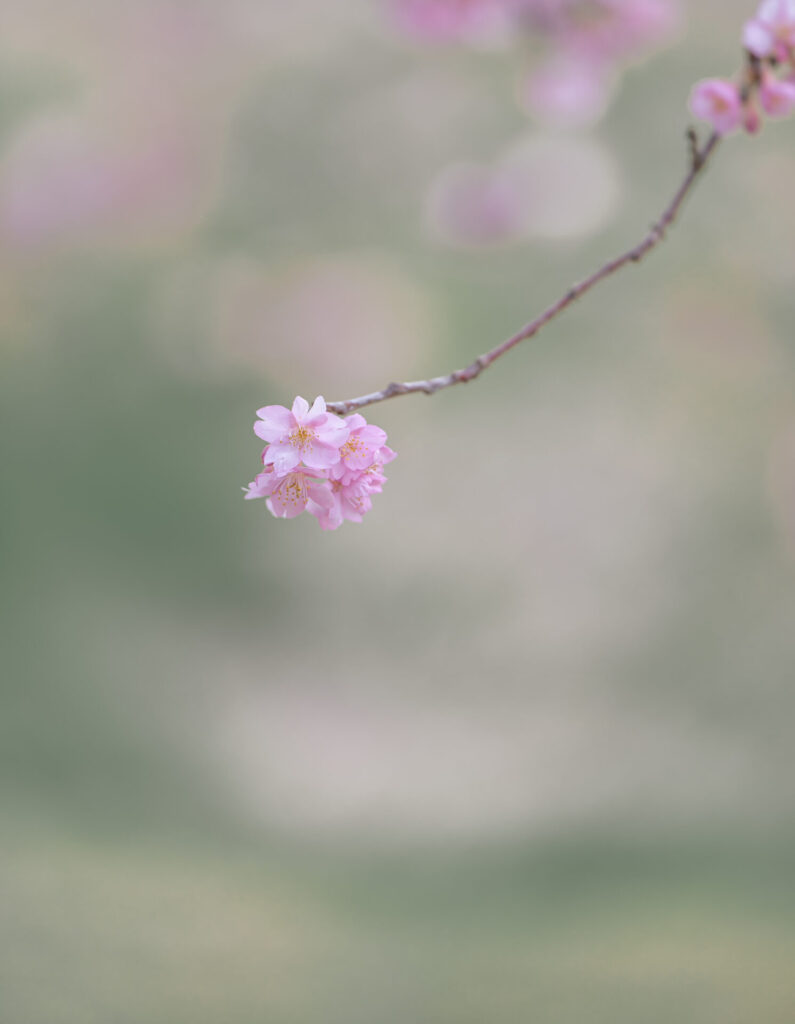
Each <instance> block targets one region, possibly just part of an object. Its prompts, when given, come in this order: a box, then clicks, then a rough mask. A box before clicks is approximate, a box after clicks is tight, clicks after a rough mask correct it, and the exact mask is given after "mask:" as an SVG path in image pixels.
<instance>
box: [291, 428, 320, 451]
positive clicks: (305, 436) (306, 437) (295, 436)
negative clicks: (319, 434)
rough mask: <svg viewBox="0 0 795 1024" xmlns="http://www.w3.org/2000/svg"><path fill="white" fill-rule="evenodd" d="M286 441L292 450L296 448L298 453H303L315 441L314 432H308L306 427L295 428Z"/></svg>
mask: <svg viewBox="0 0 795 1024" xmlns="http://www.w3.org/2000/svg"><path fill="white" fill-rule="evenodd" d="M287 440H288V442H289V443H290V444H291V445H292V446H293V448H297V449H298V450H299V451H301V452H305V451H306V449H307V448H309V446H310V445H311V444H312V442H313V441H314V440H315V432H314V430H310V429H309V428H308V427H297V428H296V429H295V430H294V431H293V432H292V434H290V436H289V437H288V438H287Z"/></svg>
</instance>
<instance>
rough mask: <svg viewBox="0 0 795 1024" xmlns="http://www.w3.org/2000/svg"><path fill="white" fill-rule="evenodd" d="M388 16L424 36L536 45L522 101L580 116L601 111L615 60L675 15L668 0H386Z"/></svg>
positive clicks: (662, 30)
mask: <svg viewBox="0 0 795 1024" xmlns="http://www.w3.org/2000/svg"><path fill="white" fill-rule="evenodd" d="M392 6H393V9H394V12H395V15H394V16H395V20H396V22H397V24H398V25H400V26H402V27H404V28H406V29H408V30H409V31H411V33H412V34H414V35H416V36H420V37H423V38H426V39H428V40H430V41H435V42H439V41H446V42H465V43H468V44H472V43H481V44H482V43H487V42H490V41H493V40H494V39H495V38H502V37H508V38H511V39H513V40H515V41H517V42H525V41H527V40H529V41H530V42H532V43H537V44H538V45H539V46H540V50H541V55H540V58H539V62H538V63H537V64H536V65H535V66H534V67H533V68H531V69H530V71H529V72H528V71H525V72H524V73H523V75H522V80H523V83H524V84H523V85H522V86H521V88H520V99H521V102H522V105H523V106H524V107H525V108H526V109H527V110H528V112H529V113H532V114H533V115H534V116H539V117H541V118H543V119H545V120H551V121H559V120H561V121H565V122H567V123H568V122H578V123H586V122H589V121H594V120H596V119H598V117H599V116H601V114H602V113H603V111H604V109H605V107H606V105H607V100H608V98H609V95H610V91H611V88H612V85H613V82H614V80H615V77H616V74H617V73H618V71H619V70H620V68H621V66H622V65H623V64H624V63H626V62H627V61H631V60H632V59H634V58H637V57H638V56H642V55H643V53H644V52H646V51H648V50H649V49H651V48H653V47H655V46H657V45H660V44H661V43H662V42H663V41H664V40H665V39H666V38H667V37H669V36H670V34H671V32H672V30H673V29H674V27H675V25H676V22H677V8H676V6H675V4H674V2H673V0H392Z"/></svg>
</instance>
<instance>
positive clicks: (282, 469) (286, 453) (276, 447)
mask: <svg viewBox="0 0 795 1024" xmlns="http://www.w3.org/2000/svg"><path fill="white" fill-rule="evenodd" d="M268 461H269V462H271V463H273V470H274V473H275V474H276V476H284V475H285V474H286V473H289V472H290V470H291V469H295V468H296V466H298V464H299V463H300V462H301V454H300V452H298V451H297V449H295V448H294V447H293V446H292V445H291V444H272V445H271V446H270V448H268Z"/></svg>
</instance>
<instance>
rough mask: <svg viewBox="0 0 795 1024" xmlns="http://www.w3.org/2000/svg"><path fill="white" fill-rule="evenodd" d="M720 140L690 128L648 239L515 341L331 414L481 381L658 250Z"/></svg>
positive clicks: (339, 405)
mask: <svg viewBox="0 0 795 1024" xmlns="http://www.w3.org/2000/svg"><path fill="white" fill-rule="evenodd" d="M719 140H720V136H719V135H718V134H717V132H716V133H713V134H712V135H711V136H710V137H709V138H708V139H707V141H706V142H705V143H704V145H703V146H699V144H698V137H697V136H696V133H695V131H694V130H693V129H692V128H691V129H690V130H689V131H688V133H687V141H688V152H689V157H690V164H689V168H688V173H687V175H686V177H685V179H684V181H683V182H682V184H681V185H680V186H679V188H678V189H677V190H676V193H675V194H674V197H673V199H672V200H671V202H670V203H669V204H668V206H667V207H666V208H665V210H664V211H663V213H662V215H661V216H660V218H659V219H658V220H657V221H656V222H655V223H654V224H653V225H652V227H651V228H650V229H649V231H648V233H647V234H646V235H645V237H644V238H643V239H642V240H641V241H640V242H639V243H638V244H637V245H636V246H634V247H633V248H632V249H628V250H627V251H626V252H624V253H622V254H621V255H620V256H616V257H615V259H612V260H609V261H608V262H607V263H605V264H604V265H603V266H601V267H600V268H599V269H598V270H596V271H595V272H594V273H593V274H591V276H590V277H587V278H585V280H584V281H580V283H579V284H575V285H573V286H572V287H571V288H569V290H568V291H567V292H566V293H565V294H564V295H563V296H562V297H561V298H559V299H558V301H557V302H555V303H554V304H553V305H551V306H550V307H549V308H548V309H546V310H544V312H543V313H541V315H540V316H538V317H536V319H535V320H532V321H531V322H530V323H529V324H526V325H525V326H524V327H523V328H522V329H521V330H520V331H519V332H518V333H517V334H514V335H513V337H511V338H508V339H507V340H506V341H503V342H502V343H501V344H500V345H497V347H496V348H493V349H492V350H491V351H490V352H486V353H485V354H484V355H482V356H478V358H477V359H476V360H475V361H474V362H473V363H470V365H469V366H466V367H464V369H462V370H454V371H453V372H452V373H448V374H446V375H444V376H442V377H431V378H430V379H429V380H414V381H406V382H405V383H404V384H398V383H395V382H393V383H392V384H388V385H387V386H386V387H385V388H384V389H383V390H382V391H373V392H372V393H371V394H369V395H361V396H360V397H359V398H349V399H348V400H347V401H344V402H328V403H327V408H328V409H329V411H331V412H336V413H340V414H342V415H345V414H347V413H351V412H355V411H356V410H357V409H363V408H364V407H365V406H367V405H374V404H375V403H376V402H383V401H385V400H386V399H387V398H395V397H396V396H397V395H411V394H414V393H416V392H422V393H423V394H426V395H433V394H435V393H436V392H437V391H441V390H442V389H443V388H449V387H452V385H453V384H466V383H467V382H468V381H470V380H474V379H475V378H476V377H479V376H480V374H481V373H483V371H484V370H485V369H487V368H488V367H489V366H491V364H492V363H495V362H496V361H497V360H498V359H499V358H500V357H501V356H504V355H505V353H506V352H510V350H511V349H512V348H514V347H515V346H516V345H518V344H519V342H520V341H526V340H527V339H528V338H532V337H534V336H535V335H536V334H538V332H539V331H540V330H541V328H542V327H545V326H546V325H547V324H548V323H549V322H550V320H554V319H555V317H557V316H558V315H559V314H560V313H562V312H563V310H564V309H566V308H567V307H568V306H570V305H571V304H572V303H573V302H576V301H577V299H579V298H580V297H581V296H583V295H584V294H585V293H586V292H589V291H590V290H591V289H592V288H593V287H594V286H595V285H597V284H599V282H600V281H604V279H605V278H606V277H610V276H611V275H612V274H615V272H616V271H617V270H621V268H622V267H625V266H626V265H627V264H628V263H639V262H640V261H641V260H642V259H643V257H644V256H645V255H646V254H647V253H648V252H650V251H651V250H652V249H654V248H655V246H657V245H658V244H659V243H660V242H661V241H662V240H663V238H664V237H665V232H666V231H667V229H668V228H669V227H670V226H671V225H672V224H673V222H674V221H675V220H676V217H677V214H678V213H679V210H680V209H681V207H682V204H683V203H684V201H685V199H686V197H687V195H688V193H689V192H690V190H691V189H692V187H693V185H694V184H695V182H696V179H697V178H698V176H699V175H700V174H701V172H702V171H703V170H704V168H705V166H706V164H707V161H708V160H709V158H710V156H711V155H712V153H713V151H714V150H715V148H716V146H717V145H718V142H719Z"/></svg>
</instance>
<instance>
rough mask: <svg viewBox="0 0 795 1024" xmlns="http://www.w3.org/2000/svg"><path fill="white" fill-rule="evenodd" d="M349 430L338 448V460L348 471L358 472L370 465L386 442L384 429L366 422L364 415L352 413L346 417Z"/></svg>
mask: <svg viewBox="0 0 795 1024" xmlns="http://www.w3.org/2000/svg"><path fill="white" fill-rule="evenodd" d="M347 423H348V426H349V427H350V428H351V432H350V434H349V435H348V440H347V441H346V442H345V444H344V445H342V447H341V448H340V460H341V463H342V465H343V466H344V468H345V469H346V470H347V471H348V472H353V473H356V472H359V471H360V470H362V469H367V468H368V467H369V466H372V464H373V462H374V461H375V457H376V455H377V453H378V451H379V449H380V448H381V447H383V445H384V444H386V431H384V430H382V429H381V428H380V427H376V426H375V425H374V424H372V423H368V422H367V420H366V419H365V418H364V416H360V415H359V414H358V413H354V415H353V416H349V417H348V419H347Z"/></svg>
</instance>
